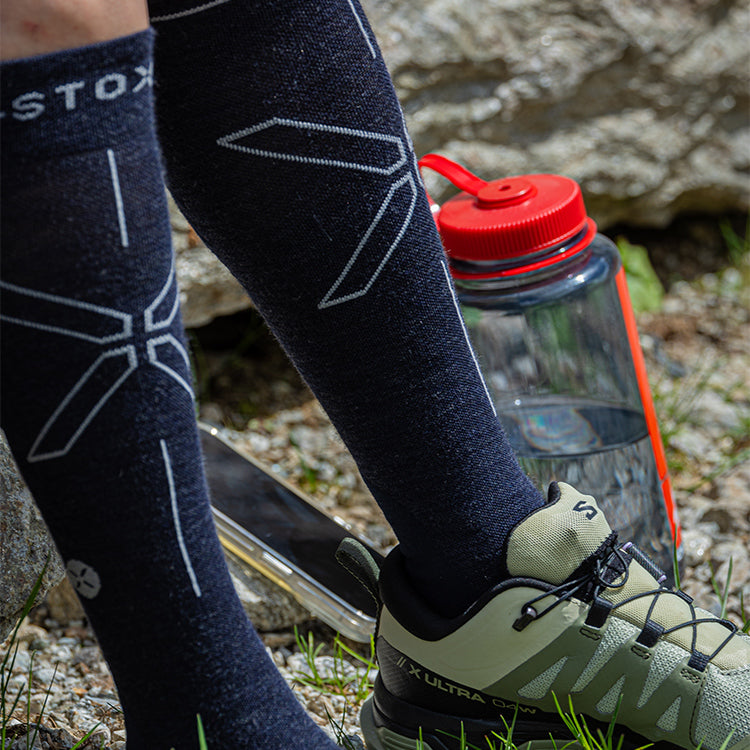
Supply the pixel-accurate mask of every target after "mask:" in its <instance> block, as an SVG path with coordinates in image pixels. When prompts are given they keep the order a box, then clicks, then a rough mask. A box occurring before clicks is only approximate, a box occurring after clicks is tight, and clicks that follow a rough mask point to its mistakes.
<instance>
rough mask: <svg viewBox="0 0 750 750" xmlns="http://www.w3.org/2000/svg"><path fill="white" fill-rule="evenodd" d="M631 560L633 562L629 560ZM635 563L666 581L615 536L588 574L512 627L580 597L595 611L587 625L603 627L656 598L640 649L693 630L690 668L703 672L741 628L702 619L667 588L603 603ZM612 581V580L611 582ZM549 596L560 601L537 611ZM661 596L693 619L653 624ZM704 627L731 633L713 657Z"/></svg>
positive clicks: (527, 610)
mask: <svg viewBox="0 0 750 750" xmlns="http://www.w3.org/2000/svg"><path fill="white" fill-rule="evenodd" d="M628 558H630V559H628ZM631 560H636V561H637V562H639V563H640V564H641V565H642V566H643V567H644V568H646V570H648V572H649V573H651V574H652V575H653V576H654V578H656V579H657V583H662V582H663V581H665V580H666V575H664V573H663V572H662V571H661V570H660V569H659V568H658V567H657V566H656V564H655V563H653V562H652V561H651V560H650V559H649V558H648V556H647V555H646V554H645V553H643V552H642V551H641V550H639V549H638V548H637V547H636V546H635V545H634V544H632V543H628V544H626V545H624V546H622V547H618V546H617V535H616V534H613V535H612V538H611V541H608V542H607V543H605V544H604V545H602V547H601V548H600V550H598V551H597V553H595V554H594V556H592V558H590V561H589V564H588V565H587V566H586V568H587V569H586V570H585V571H584V572H583V573H582V574H581V575H579V576H577V577H576V578H572V579H569V580H567V581H564V582H563V583H561V584H560V585H559V586H556V587H554V588H551V589H549V590H548V591H545V592H544V593H543V594H540V595H539V596H537V597H535V598H534V599H530V600H529V601H527V602H526V603H525V604H524V605H523V606H522V607H521V614H520V615H519V617H518V618H517V619H516V621H515V622H514V623H513V628H514V629H515V630H519V631H520V630H523V629H524V628H525V627H527V626H528V625H529V624H530V623H531V622H533V621H535V620H539V619H540V618H542V617H544V616H545V615H546V614H548V613H549V612H551V611H552V610H553V609H554V608H555V607H557V606H559V605H560V604H562V603H563V602H565V601H568V599H571V598H572V597H574V596H575V597H577V598H579V599H581V600H583V601H585V602H592V609H591V612H590V614H589V618H587V621H586V622H587V624H591V623H590V622H589V620H590V619H592V615H594V619H595V620H596V619H599V617H601V622H598V623H597V625H596V627H601V626H602V625H603V624H604V622H605V621H606V618H607V617H608V616H609V614H610V613H611V612H613V611H614V610H616V609H618V608H619V607H623V606H625V605H626V604H629V603H630V602H634V601H636V600H637V599H642V598H644V597H647V596H651V597H653V601H652V602H651V605H650V606H649V609H648V612H647V614H646V621H645V624H644V627H643V629H642V630H641V633H640V635H639V636H638V638H637V639H636V640H637V641H638V642H639V643H641V645H644V646H647V647H651V646H653V645H655V644H656V642H657V641H658V640H659V639H660V638H662V637H664V636H665V635H667V634H669V633H674V632H675V631H677V630H682V629H683V628H688V627H689V628H692V638H691V646H690V653H691V655H690V661H689V662H688V666H690V667H693V668H694V669H697V670H698V671H701V672H702V671H704V670H705V668H706V666H707V665H708V663H709V662H710V661H711V660H712V659H714V658H715V657H716V655H717V654H718V653H719V652H720V651H721V650H722V649H723V648H724V647H725V646H726V645H727V644H728V643H729V641H730V640H731V639H732V637H733V636H734V635H735V633H736V632H737V630H738V628H737V626H736V625H735V624H734V623H733V622H730V621H729V620H726V619H722V618H718V617H714V616H711V617H699V616H698V612H697V610H696V607H695V606H694V604H693V599H692V598H691V597H690V596H688V595H687V594H686V593H684V592H683V591H680V590H674V589H672V588H669V587H667V586H663V585H660V586H658V587H657V588H653V589H649V590H648V591H642V592H640V593H638V594H633V595H632V596H629V597H627V598H625V599H623V600H622V601H620V602H617V604H613V603H612V602H610V601H608V600H607V599H603V598H602V597H601V596H600V595H601V593H602V592H603V591H605V590H606V589H621V588H623V587H624V586H625V585H626V584H627V582H628V578H629V576H630V561H631ZM612 579H613V580H612ZM549 596H555V597H557V598H556V599H555V600H554V601H553V602H552V603H551V604H550V605H548V606H547V607H546V608H545V609H543V610H541V611H537V609H536V608H535V607H534V605H535V604H536V603H537V602H539V601H541V600H542V599H546V598H547V597H549ZM662 596H677V597H679V598H680V599H682V600H683V601H684V602H685V603H687V605H688V607H689V608H690V618H689V619H687V620H685V621H684V622H681V623H678V624H677V625H673V626H672V627H670V628H664V627H662V626H660V625H658V624H657V623H655V622H654V621H653V620H651V615H652V614H653V612H654V609H655V608H656V605H657V602H658V601H659V597H662ZM703 623H718V624H720V625H723V626H724V627H725V628H727V630H728V631H729V633H728V635H727V637H726V638H725V639H724V640H723V641H722V642H721V643H720V644H719V645H718V646H717V647H716V649H714V651H713V652H712V653H711V654H703V653H702V652H700V651H699V650H698V648H697V642H698V626H699V625H701V624H703Z"/></svg>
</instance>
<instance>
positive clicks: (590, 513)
mask: <svg viewBox="0 0 750 750" xmlns="http://www.w3.org/2000/svg"><path fill="white" fill-rule="evenodd" d="M573 510H574V511H576V513H585V514H586V518H588V519H589V521H590V520H591V519H592V518H594V517H595V516H596V514H597V512H598V511H597V510H596V508H595V507H594V506H593V505H589V504H588V503H587V502H586V501H585V500H579V501H578V502H577V503H576V504H575V505H574V506H573Z"/></svg>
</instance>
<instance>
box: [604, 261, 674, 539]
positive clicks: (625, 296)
mask: <svg viewBox="0 0 750 750" xmlns="http://www.w3.org/2000/svg"><path fill="white" fill-rule="evenodd" d="M615 283H616V284H617V293H618V296H619V297H620V306H621V307H622V315H623V319H624V320H625V329H626V331H627V333H628V343H629V344H630V351H631V353H632V355H633V365H634V367H635V375H636V378H637V380H638V390H639V391H640V395H641V402H642V403H643V413H644V416H645V417H646V426H647V427H648V434H649V437H650V438H651V446H652V449H653V451H654V458H655V459H656V469H657V472H658V474H659V480H660V482H661V489H662V493H663V494H664V504H665V506H666V509H667V516H668V518H669V525H670V526H671V528H672V538H673V539H674V540H675V544H676V545H677V546H678V547H679V546H680V544H681V542H682V533H681V529H680V521H679V519H678V517H677V507H676V506H675V503H674V499H673V498H672V485H671V484H670V481H669V471H668V470H667V459H666V456H665V454H664V443H663V442H662V439H661V433H660V432H659V423H658V421H657V419H656V409H655V408H654V399H653V397H652V396H651V388H650V387H649V384H648V377H647V374H646V361H645V359H644V358H643V350H642V349H641V341H640V339H639V338H638V328H637V326H636V322H635V313H634V312H633V305H632V304H631V302H630V292H629V291H628V282H627V279H626V278H625V269H624V268H621V269H620V270H619V271H618V272H617V276H616V277H615Z"/></svg>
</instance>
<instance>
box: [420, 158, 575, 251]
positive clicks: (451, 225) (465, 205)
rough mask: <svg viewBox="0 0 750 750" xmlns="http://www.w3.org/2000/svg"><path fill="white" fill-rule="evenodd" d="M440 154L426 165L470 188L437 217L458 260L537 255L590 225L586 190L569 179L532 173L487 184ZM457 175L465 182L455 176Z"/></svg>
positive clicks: (444, 236) (424, 160)
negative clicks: (587, 215)
mask: <svg viewBox="0 0 750 750" xmlns="http://www.w3.org/2000/svg"><path fill="white" fill-rule="evenodd" d="M434 157H435V155H434V154H430V155H428V157H425V158H424V159H422V160H420V165H421V166H423V167H430V168H432V169H434V170H435V171H436V172H439V173H440V174H442V175H443V176H445V177H447V178H448V179H449V180H451V182H453V183H454V184H456V185H457V186H458V187H461V188H463V190H464V192H462V193H459V194H458V195H456V196H455V197H453V198H451V199H450V200H448V201H446V202H445V203H444V204H443V205H442V207H441V209H440V213H439V214H438V218H437V223H438V228H439V230H440V234H441V236H442V238H443V244H444V245H445V249H446V252H447V253H448V255H449V256H450V257H452V258H455V259H457V260H469V261H472V260H474V261H479V260H485V261H486V260H504V259H510V258H522V257H523V256H528V255H536V254H538V253H541V252H543V251H544V250H546V249H551V248H553V247H555V246H556V245H560V244H562V243H564V242H566V241H567V240H570V239H572V238H574V237H575V236H576V235H577V234H579V233H580V232H581V231H583V230H584V228H585V227H586V220H587V217H586V207H585V205H584V203H583V196H582V195H581V188H580V187H579V186H578V183H576V182H575V181H574V180H571V179H570V178H568V177H562V176H560V175H553V174H532V175H522V176H518V177H506V178H505V179H502V180H494V181H492V182H484V181H483V180H480V179H479V178H478V177H475V176H474V175H472V174H471V173H470V172H467V171H466V170H465V169H464V168H463V167H459V165H457V164H454V163H453V162H450V161H449V160H448V159H445V157H438V158H437V159H435V158H434ZM457 175H460V180H454V179H453V177H454V176H457ZM467 175H468V177H467ZM470 178H473V179H470ZM467 190H468V191H467Z"/></svg>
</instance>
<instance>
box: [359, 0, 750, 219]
mask: <svg viewBox="0 0 750 750" xmlns="http://www.w3.org/2000/svg"><path fill="white" fill-rule="evenodd" d="M364 6H365V9H366V11H367V12H368V15H369V17H370V20H371V22H372V24H373V27H374V29H375V31H376V34H377V36H378V39H379V40H380V43H381V46H382V48H383V54H384V57H385V59H386V63H387V64H388V67H389V69H390V71H391V74H392V76H393V79H394V82H395V84H396V89H397V92H398V94H399V97H400V99H401V101H402V104H403V106H404V110H405V114H406V120H407V123H408V125H409V128H410V131H411V134H412V138H413V140H414V144H415V147H416V151H417V153H418V154H420V155H421V154H424V153H427V152H429V151H437V152H439V153H442V154H445V155H446V156H449V157H452V158H454V159H456V160H457V161H459V162H461V163H463V164H464V165H465V166H466V167H468V168H469V169H471V170H473V171H476V172H477V173H478V174H480V175H481V176H483V177H484V178H485V179H496V178H499V177H503V176H506V175H512V174H524V173H531V172H558V173H561V174H565V175H568V176H570V177H573V178H574V179H576V180H578V181H579V182H580V183H581V185H582V187H583V190H584V194H585V198H586V203H587V205H588V207H589V210H590V211H591V213H592V215H593V217H594V219H595V220H596V221H598V222H599V224H600V226H601V227H606V226H609V225H610V224H612V223H615V222H618V221H622V220H626V221H627V222H628V223H630V224H648V225H658V226H664V225H666V224H667V223H668V222H669V220H670V219H671V218H672V217H673V216H674V215H675V214H676V213H677V212H679V211H686V210H695V211H706V212H719V211H723V210H729V209H746V208H747V206H748V200H749V198H750V183H749V180H748V165H749V164H750V122H749V120H748V106H749V100H748V92H749V91H750V86H748V83H749V82H750V47H749V46H748V44H747V33H748V29H749V28H750V7H749V6H748V5H747V3H745V2H743V1H742V0H726V1H725V2H721V3H715V2H710V1H709V0H666V1H665V2H660V3H644V2H639V1H638V0H556V1H555V2H549V0H526V1H524V2H518V0H492V2H484V3H467V2H463V1H462V0H416V1H415V0H386V1H385V2H384V1H383V0H365V1H364ZM441 183H442V184H441ZM444 186H445V182H444V181H437V180H434V179H430V180H429V182H428V187H429V188H430V191H431V192H435V193H436V194H441V193H442V192H444Z"/></svg>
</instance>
